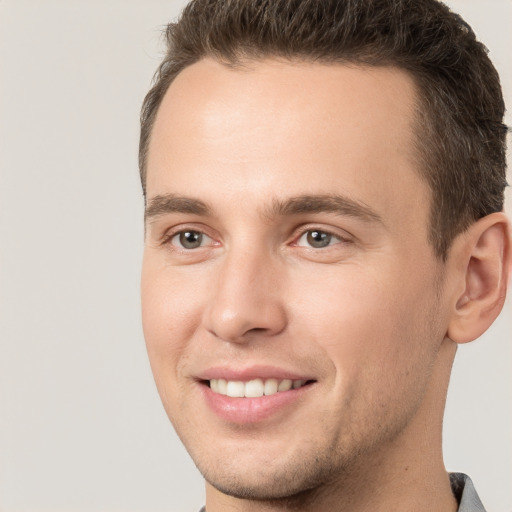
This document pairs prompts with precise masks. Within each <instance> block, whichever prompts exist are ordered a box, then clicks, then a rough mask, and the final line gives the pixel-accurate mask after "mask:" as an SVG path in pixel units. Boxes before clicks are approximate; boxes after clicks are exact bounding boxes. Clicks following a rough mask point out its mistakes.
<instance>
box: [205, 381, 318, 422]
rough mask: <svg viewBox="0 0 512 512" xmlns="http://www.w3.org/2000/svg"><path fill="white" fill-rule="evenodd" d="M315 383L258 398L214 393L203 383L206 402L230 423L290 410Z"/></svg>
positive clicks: (253, 419) (260, 419)
mask: <svg viewBox="0 0 512 512" xmlns="http://www.w3.org/2000/svg"><path fill="white" fill-rule="evenodd" d="M312 385H313V383H311V384H306V385H305V386H302V387H301V388H298V389H290V390H289V391H279V392H277V393H275V394H273V395H269V396H261V397H258V398H232V397H229V396H226V395H221V394H219V393H214V392H213V391H212V390H211V389H210V388H209V387H208V386H207V385H205V384H201V388H202V392H203V396H204V398H205V400H206V403H207V404H208V406H209V407H210V409H212V410H213V412H214V413H215V414H216V415H217V416H219V417H220V418H222V419H223V420H225V421H227V422H230V423H238V424H248V423H257V422H260V421H263V420H265V419H267V418H270V417H271V416H274V415H275V414H278V413H280V412H281V411H284V410H288V409H289V408H290V407H291V406H293V405H296V404H297V402H298V401H300V400H301V398H302V397H303V396H304V394H305V393H307V392H308V391H309V389H310V388H311V387H312Z"/></svg>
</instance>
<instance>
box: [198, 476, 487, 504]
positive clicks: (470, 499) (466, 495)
mask: <svg viewBox="0 0 512 512" xmlns="http://www.w3.org/2000/svg"><path fill="white" fill-rule="evenodd" d="M450 484H451V486H452V491H453V494H454V496H455V497H456V498H457V501H458V502H459V510H458V512H485V508H484V506H483V505H482V502H481V501H480V498H479V497H478V494H477V493H476V490H475V486H474V485H473V482H472V481H471V478H469V476H468V475H465V474H464V473H450ZM199 512H206V508H205V507H203V508H202V509H201V510H200V511H199Z"/></svg>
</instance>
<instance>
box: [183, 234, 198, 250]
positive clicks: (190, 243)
mask: <svg viewBox="0 0 512 512" xmlns="http://www.w3.org/2000/svg"><path fill="white" fill-rule="evenodd" d="M202 240H203V235H202V233H199V232H198V231H184V232H183V233H181V234H180V243H181V245H182V246H183V247H185V249H196V248H197V247H200V245H201V242H202Z"/></svg>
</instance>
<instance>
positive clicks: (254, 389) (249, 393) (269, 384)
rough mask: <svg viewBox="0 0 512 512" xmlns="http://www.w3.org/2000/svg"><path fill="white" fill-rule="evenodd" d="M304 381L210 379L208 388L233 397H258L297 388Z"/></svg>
mask: <svg viewBox="0 0 512 512" xmlns="http://www.w3.org/2000/svg"><path fill="white" fill-rule="evenodd" d="M305 383H306V381H305V380H291V379H283V380H280V381H279V380H277V379H266V380H263V379H253V380H250V381H248V382H242V381H238V380H225V379H211V380H210V389H211V390H212V391H213V392H214V393H219V394H220V395H227V396H229V397H233V398H243V397H246V398H259V397H261V396H263V395H266V396H268V395H275V394H276V393H278V392H281V391H289V390H290V389H292V388H293V389H298V388H300V387H302V386H303V385H304V384H305Z"/></svg>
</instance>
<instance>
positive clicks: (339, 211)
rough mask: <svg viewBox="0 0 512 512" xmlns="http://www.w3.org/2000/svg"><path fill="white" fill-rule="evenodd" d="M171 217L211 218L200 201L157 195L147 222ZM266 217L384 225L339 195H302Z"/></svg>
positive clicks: (275, 203)
mask: <svg viewBox="0 0 512 512" xmlns="http://www.w3.org/2000/svg"><path fill="white" fill-rule="evenodd" d="M169 213H185V214H187V213H188V214H192V215H201V216H208V215H211V213H212V209H211V208H210V206H209V205H208V204H207V203H205V202H204V201H201V200H199V199H195V198H191V197H183V196H178V195H175V194H164V195H157V196H155V197H153V198H151V199H150V200H149V201H148V205H147V207H146V210H145V214H144V218H145V220H146V221H148V220H151V219H153V218H156V217H159V216H161V215H166V214H169ZM264 213H265V216H266V217H270V218H273V217H277V216H292V215H301V214H304V213H334V214H336V215H340V216H345V217H354V218H357V219H359V220H362V221H364V222H369V223H381V224H382V223H383V222H382V218H381V216H380V215H379V214H378V213H377V212H376V211H374V210H373V209H372V208H370V207H369V206H368V205H366V204H364V203H363V202H361V201H357V200H354V199H350V198H348V197H346V196H341V195H337V194H319V195H301V196H296V197H291V198H289V199H286V200H279V199H274V200H273V201H272V203H271V205H270V207H269V208H267V209H266V210H265V212H264Z"/></svg>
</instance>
